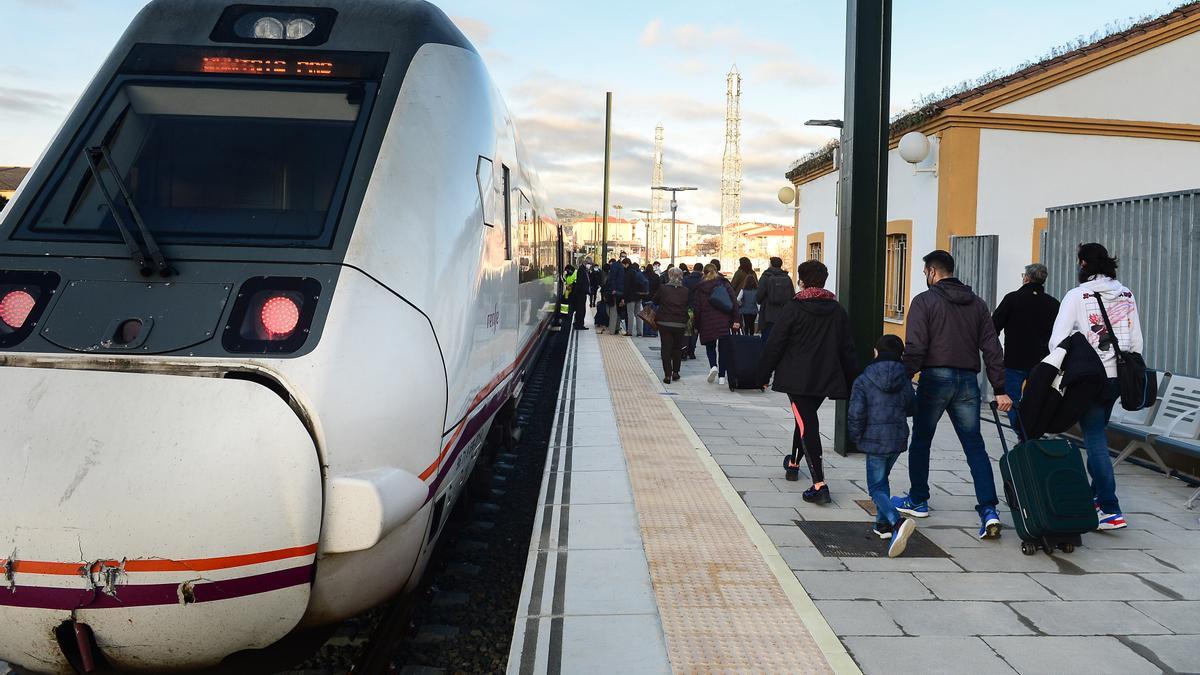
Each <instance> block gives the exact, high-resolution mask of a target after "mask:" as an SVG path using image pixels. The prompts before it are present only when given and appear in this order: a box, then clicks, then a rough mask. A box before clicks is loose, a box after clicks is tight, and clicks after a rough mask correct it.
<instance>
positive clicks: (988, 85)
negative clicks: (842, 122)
mask: <svg viewBox="0 0 1200 675" xmlns="http://www.w3.org/2000/svg"><path fill="white" fill-rule="evenodd" d="M1197 14H1200V1H1198V2H1189V3H1187V4H1183V5H1180V6H1179V7H1176V8H1175V9H1174V10H1171V11H1170V12H1167V13H1166V14H1163V15H1161V16H1157V17H1154V18H1151V19H1147V20H1145V21H1140V22H1138V23H1135V24H1133V25H1132V26H1130V27H1129V28H1126V29H1125V30H1122V31H1118V32H1115V33H1112V34H1111V35H1105V36H1103V37H1101V38H1098V39H1096V40H1093V41H1091V42H1088V43H1087V44H1083V45H1080V46H1078V47H1075V48H1074V49H1070V50H1068V51H1065V52H1063V53H1061V54H1059V53H1052V54H1051V55H1050V56H1048V57H1046V58H1044V59H1041V60H1039V61H1037V62H1036V63H1032V64H1029V65H1026V66H1023V67H1021V68H1019V69H1018V70H1016V71H1014V72H1012V73H1009V74H1007V75H1001V76H998V77H995V78H992V79H988V80H987V81H985V82H983V83H980V84H977V85H975V86H973V87H970V88H967V89H965V90H963V91H958V92H954V93H951V94H948V95H946V96H943V97H941V98H939V99H937V100H935V101H932V102H930V103H926V104H924V105H922V106H920V107H918V108H916V109H915V110H911V111H909V112H907V113H904V114H902V115H900V116H899V117H897V118H896V119H894V120H892V123H891V128H890V135H891V136H892V137H895V136H899V135H901V134H903V133H904V132H906V131H909V130H911V129H914V128H916V127H918V126H920V125H921V124H923V123H924V122H926V121H928V120H930V119H932V118H934V117H936V116H937V115H938V114H940V113H941V112H942V111H944V110H946V109H948V108H952V107H954V106H957V105H961V104H963V103H966V102H967V101H970V100H972V99H975V98H979V97H980V96H983V95H985V94H988V93H991V92H993V91H996V90H997V89H1000V88H1002V87H1006V86H1008V85H1010V84H1012V83H1014V82H1018V81H1020V80H1026V79H1029V78H1032V77H1036V76H1038V75H1041V74H1042V73H1044V72H1046V71H1047V70H1049V69H1051V68H1055V67H1058V66H1061V65H1063V64H1065V63H1068V62H1070V61H1074V60H1076V59H1080V58H1083V57H1085V56H1087V55H1089V54H1092V53H1095V52H1097V51H1099V50H1102V49H1107V48H1109V47H1112V46H1114V45H1117V44H1121V43H1123V42H1128V41H1130V40H1133V39H1136V38H1139V37H1141V36H1142V35H1145V34H1146V33H1149V32H1150V31H1153V30H1158V29H1159V28H1162V27H1164V26H1167V25H1170V24H1172V23H1175V22H1176V21H1182V20H1183V19H1186V18H1189V17H1191V16H1195V15H1197ZM836 146H837V142H836V141H832V142H830V143H828V144H827V145H825V146H822V147H821V148H818V149H817V150H814V151H813V152H811V153H809V154H808V155H805V156H804V157H801V158H800V159H799V160H797V161H796V162H795V163H793V164H792V166H791V167H789V168H788V171H787V174H786V176H787V178H788V179H789V180H790V179H793V178H795V177H798V176H802V175H804V174H806V173H808V172H810V171H814V170H817V169H819V168H821V167H824V166H828V165H829V163H830V162H831V161H832V160H833V151H834V148H835V147H836Z"/></svg>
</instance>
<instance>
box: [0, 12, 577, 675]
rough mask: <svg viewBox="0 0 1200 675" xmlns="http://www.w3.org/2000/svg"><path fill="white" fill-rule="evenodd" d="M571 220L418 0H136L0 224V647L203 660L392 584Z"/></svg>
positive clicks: (31, 663)
mask: <svg viewBox="0 0 1200 675" xmlns="http://www.w3.org/2000/svg"><path fill="white" fill-rule="evenodd" d="M562 240H563V237H562V228H561V227H560V225H559V223H558V222H557V221H556V219H555V214H554V210H553V209H552V207H551V206H550V203H549V201H548V197H547V195H546V193H545V191H544V189H543V187H542V185H541V183H540V181H539V179H538V176H537V173H536V171H535V170H534V167H533V166H532V164H531V162H530V158H529V156H528V154H527V153H526V151H525V148H524V146H523V144H522V142H521V140H520V136H519V134H518V133H517V129H516V127H515V124H514V121H513V115H512V114H511V113H510V111H509V109H508V108H507V106H506V105H505V103H504V100H503V98H502V96H501V93H500V91H499V89H498V87H497V85H496V84H495V82H494V81H493V79H492V77H491V76H490V74H489V72H488V70H487V67H486V65H485V63H484V61H483V59H482V58H481V56H480V54H479V52H478V50H477V49H476V48H475V47H474V46H473V45H472V44H471V42H470V41H469V40H468V39H467V37H465V36H464V34H463V33H462V32H461V31H460V30H459V29H458V28H457V27H456V26H455V24H454V22H453V21H452V20H451V19H449V18H448V17H447V16H446V14H444V13H443V12H442V11H441V10H440V9H438V8H437V7H435V6H433V5H431V4H429V3H426V2H423V1H421V0H268V2H267V3H266V4H239V3H231V2H229V1H228V0H153V1H152V2H150V3H149V4H147V5H146V7H145V8H144V9H143V10H142V11H141V12H140V13H139V14H138V15H137V16H136V18H135V19H134V20H133V21H132V23H131V24H130V25H129V26H128V28H127V30H126V31H125V33H124V34H123V36H122V37H121V38H120V40H119V42H118V43H117V44H116V46H115V48H114V49H113V50H112V52H111V54H110V55H109V56H108V57H107V59H106V60H105V61H104V63H103V65H102V66H101V68H100V69H99V71H98V72H97V73H96V75H95V77H94V78H93V79H92V80H91V82H90V83H89V84H88V86H87V88H86V89H85V90H84V92H83V93H82V96H81V97H80V99H79V100H78V102H77V103H76V105H75V106H74V108H73V109H72V110H71V112H70V113H69V115H68V116H67V118H66V120H65V122H64V123H63V125H62V127H61V128H60V129H59V131H58V132H57V134H56V135H55V137H54V138H53V140H52V142H51V143H50V145H49V146H48V147H47V149H46V150H45V152H44V153H43V155H42V156H41V158H39V160H38V161H37V162H36V164H35V166H34V167H33V168H32V170H31V171H30V172H29V174H28V175H27V177H26V179H25V181H24V182H23V184H22V185H21V187H20V188H19V190H18V191H17V192H16V194H15V195H14V196H13V198H12V201H11V203H10V204H9V205H8V206H7V208H6V209H5V211H4V213H3V218H2V220H0V461H2V462H3V467H4V468H3V471H0V577H2V578H0V625H2V626H3V628H2V629H0V660H5V661H8V662H11V663H14V664H17V665H19V666H21V667H23V668H26V669H30V670H34V671H38V672H52V673H71V672H86V671H90V670H93V669H97V668H110V669H114V670H128V671H150V672H163V671H177V670H192V669H208V668H219V667H221V666H222V664H227V663H229V662H230V661H229V660H230V659H231V658H236V657H237V656H238V655H244V654H247V653H254V652H255V651H256V650H263V649H267V648H269V647H271V646H272V645H278V644H280V643H281V641H284V640H285V638H288V637H289V636H291V637H293V638H294V636H296V635H302V634H304V632H305V631H310V630H313V629H315V628H317V627H321V626H330V625H335V624H337V623H338V622H340V621H342V620H344V619H346V618H348V617H352V616H356V615H358V614H360V613H362V612H364V611H365V610H367V609H369V608H371V607H374V606H377V605H379V604H381V603H383V602H385V601H387V600H388V599H389V598H393V597H396V596H397V595H400V594H403V593H406V592H409V591H411V590H412V589H413V588H414V587H415V586H416V584H417V583H418V581H419V579H420V576H421V573H422V571H423V569H424V568H425V566H426V564H427V562H428V560H429V557H430V554H431V551H432V549H433V547H434V545H435V543H436V542H437V541H438V539H439V536H440V535H442V534H443V531H444V529H445V528H446V520H447V515H448V514H449V513H450V511H451V509H452V507H453V506H454V504H455V502H456V500H457V499H458V498H459V496H460V495H461V493H462V491H463V488H464V484H465V482H466V480H467V478H468V476H469V475H470V473H471V471H472V468H473V467H474V466H475V464H476V463H477V460H478V458H479V457H480V454H481V451H482V448H483V446H484V444H485V439H486V438H487V437H488V435H489V434H491V435H493V437H495V435H496V433H497V430H504V431H505V433H511V431H512V426H513V420H512V417H513V411H514V402H515V401H516V400H518V399H519V397H520V395H521V393H522V382H523V379H524V377H525V375H526V373H527V371H528V370H529V368H530V365H531V363H532V362H533V360H534V359H535V357H536V355H537V354H538V352H539V351H540V349H541V346H542V345H543V343H545V342H546V341H547V338H548V336H549V335H550V334H552V331H553V330H554V329H555V326H554V325H553V323H554V321H553V315H554V312H555V311H556V308H557V302H556V300H557V298H558V296H559V294H560V293H561V284H562V274H561V270H562V268H563V256H564V251H563V243H562Z"/></svg>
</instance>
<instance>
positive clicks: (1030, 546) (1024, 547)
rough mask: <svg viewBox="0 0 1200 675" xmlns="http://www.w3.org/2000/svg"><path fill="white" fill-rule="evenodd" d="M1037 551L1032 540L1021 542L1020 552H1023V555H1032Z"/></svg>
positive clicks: (1036, 546)
mask: <svg viewBox="0 0 1200 675" xmlns="http://www.w3.org/2000/svg"><path fill="white" fill-rule="evenodd" d="M1037 552H1038V545H1037V544H1035V543H1033V542H1032V541H1023V542H1021V553H1024V554H1025V555H1033V554H1034V553H1037Z"/></svg>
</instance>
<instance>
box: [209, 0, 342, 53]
mask: <svg viewBox="0 0 1200 675" xmlns="http://www.w3.org/2000/svg"><path fill="white" fill-rule="evenodd" d="M336 19H337V11H336V10H333V9H330V8H328V7H269V6H263V5H233V6H231V7H227V8H226V9H225V11H224V12H223V13H222V14H221V18H220V19H218V20H217V25H216V26H215V27H214V28H213V32H212V34H211V35H209V38H210V39H211V40H213V41H214V42H256V43H262V42H282V43H285V44H287V43H291V44H294V45H308V46H313V45H319V44H324V43H325V41H326V40H328V39H329V33H330V31H331V30H332V28H333V23H334V21H335V20H336Z"/></svg>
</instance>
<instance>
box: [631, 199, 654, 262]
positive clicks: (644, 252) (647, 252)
mask: <svg viewBox="0 0 1200 675" xmlns="http://www.w3.org/2000/svg"><path fill="white" fill-rule="evenodd" d="M631 211H633V212H634V213H640V214H642V216H648V215H650V214H652V213H654V212H653V211H651V210H650V209H631ZM643 220H645V219H644V218H643ZM630 232H632V230H630ZM642 256H643V257H644V258H645V260H643V261H642V264H643V265H645V264H646V263H647V262H652V261H651V260H650V223H649V222H648V221H646V248H644V249H642Z"/></svg>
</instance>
